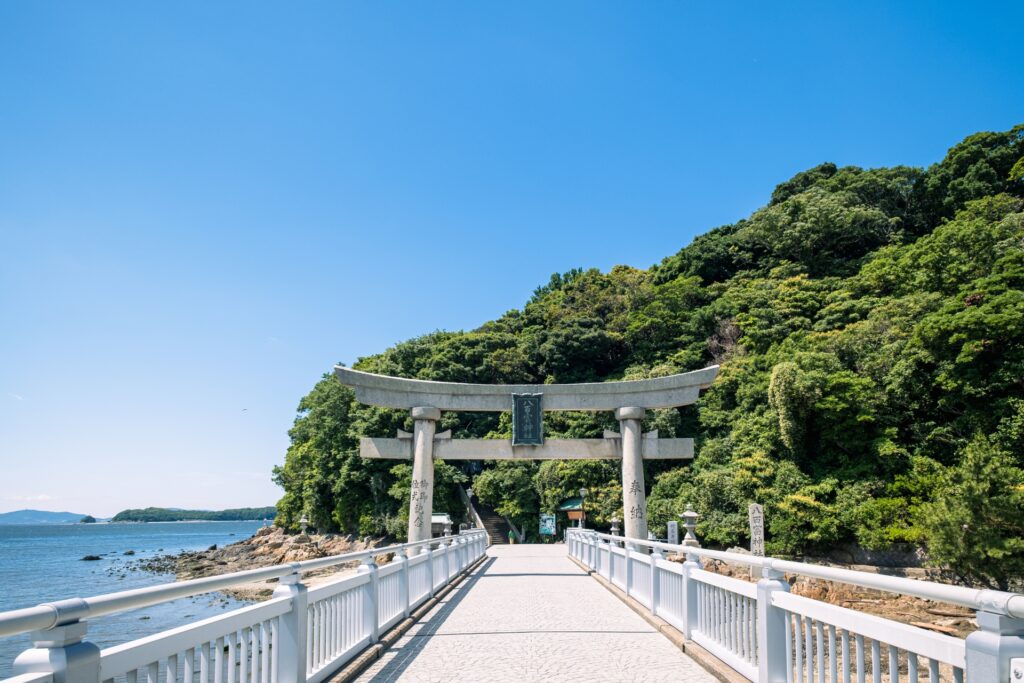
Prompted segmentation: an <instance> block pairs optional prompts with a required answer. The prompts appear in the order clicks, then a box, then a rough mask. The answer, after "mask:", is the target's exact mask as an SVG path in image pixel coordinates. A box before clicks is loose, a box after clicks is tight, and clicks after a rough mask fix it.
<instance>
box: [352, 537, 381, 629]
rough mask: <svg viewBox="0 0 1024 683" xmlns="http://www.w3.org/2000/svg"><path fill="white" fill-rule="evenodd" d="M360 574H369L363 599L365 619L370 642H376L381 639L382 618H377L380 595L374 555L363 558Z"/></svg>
mask: <svg viewBox="0 0 1024 683" xmlns="http://www.w3.org/2000/svg"><path fill="white" fill-rule="evenodd" d="M357 572H358V573H359V574H369V575H370V580H369V582H367V584H366V592H365V593H364V596H365V599H364V600H363V619H364V620H365V622H364V623H366V625H367V630H368V631H369V633H370V642H371V643H376V642H377V641H378V640H380V619H378V618H377V602H378V600H379V597H380V591H379V584H378V575H377V563H376V562H375V561H374V559H373V555H370V556H368V557H364V558H363V563H362V564H361V565H359V569H358V570H357Z"/></svg>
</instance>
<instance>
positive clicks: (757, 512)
mask: <svg viewBox="0 0 1024 683" xmlns="http://www.w3.org/2000/svg"><path fill="white" fill-rule="evenodd" d="M747 517H748V518H749V520H750V554H751V555H757V556H758V557H764V510H763V509H762V508H761V506H760V505H758V504H757V503H751V504H750V505H749V506H748V507H747Z"/></svg>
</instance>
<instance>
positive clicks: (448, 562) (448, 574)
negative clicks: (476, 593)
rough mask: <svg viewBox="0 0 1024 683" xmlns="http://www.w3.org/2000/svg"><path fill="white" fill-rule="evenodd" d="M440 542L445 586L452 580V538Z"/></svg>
mask: <svg viewBox="0 0 1024 683" xmlns="http://www.w3.org/2000/svg"><path fill="white" fill-rule="evenodd" d="M441 542H442V543H444V585H446V586H447V585H448V584H449V583H450V582H451V580H452V539H450V538H446V539H445V540H443V541H441Z"/></svg>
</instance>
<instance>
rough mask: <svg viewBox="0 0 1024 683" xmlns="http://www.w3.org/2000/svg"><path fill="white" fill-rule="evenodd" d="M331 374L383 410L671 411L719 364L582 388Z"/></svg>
mask: <svg viewBox="0 0 1024 683" xmlns="http://www.w3.org/2000/svg"><path fill="white" fill-rule="evenodd" d="M334 375H335V376H336V377H337V378H338V380H339V381H340V382H341V383H342V384H344V385H345V386H349V387H352V388H353V389H355V392H356V400H358V401H359V402H360V403H365V404H368V405H373V406H380V407H382V408H406V409H412V408H416V407H419V406H431V407H434V408H437V409H439V410H463V411H489V412H501V411H507V410H511V409H512V394H544V402H543V409H544V410H545V411H551V410H615V409H617V408H623V407H626V406H635V407H638V408H672V407H675V406H685V405H690V404H691V403H695V402H696V401H697V398H698V397H699V396H700V390H701V389H707V388H708V387H709V386H711V382H712V381H713V380H714V379H715V376H716V375H718V366H717V365H712V366H709V367H706V368H704V369H702V370H694V371H693V372H685V373H682V374H678V375H669V376H667V377H655V378H652V379H637V380H628V381H624V382H590V383H581V384H462V383H459V382H432V381H427V380H421V379H405V378H403V377H388V376H386V375H375V374H373V373H369V372H361V371H359V370H352V369H351V368H345V367H342V366H340V365H336V366H335V367H334Z"/></svg>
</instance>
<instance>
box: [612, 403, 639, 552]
mask: <svg viewBox="0 0 1024 683" xmlns="http://www.w3.org/2000/svg"><path fill="white" fill-rule="evenodd" d="M646 414H647V411H646V410H644V409H643V408H619V409H618V410H616V411H615V419H616V420H618V421H619V433H620V434H621V435H622V519H623V522H624V524H623V527H624V529H623V535H624V536H625V537H626V538H642V539H645V540H646V538H647V497H646V496H645V495H644V455H643V434H642V432H641V426H642V424H641V423H642V421H643V419H644V416H645V415H646Z"/></svg>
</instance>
